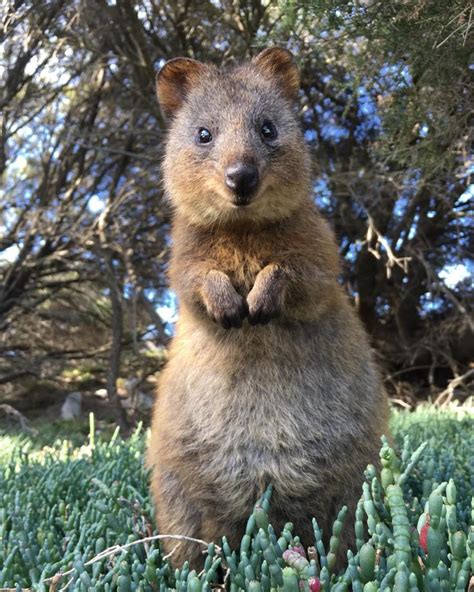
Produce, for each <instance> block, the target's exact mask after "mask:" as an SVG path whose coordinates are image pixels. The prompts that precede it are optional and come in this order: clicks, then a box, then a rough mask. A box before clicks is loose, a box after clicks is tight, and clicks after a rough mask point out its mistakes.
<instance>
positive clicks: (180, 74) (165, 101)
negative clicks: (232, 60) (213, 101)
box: [156, 58, 210, 117]
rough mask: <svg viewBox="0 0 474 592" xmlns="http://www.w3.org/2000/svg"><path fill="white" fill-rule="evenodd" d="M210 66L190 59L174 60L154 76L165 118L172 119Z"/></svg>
mask: <svg viewBox="0 0 474 592" xmlns="http://www.w3.org/2000/svg"><path fill="white" fill-rule="evenodd" d="M209 70H210V66H207V65H206V64H202V63H201V62H198V61H197V60H192V59H191V58H174V59H172V60H170V61H169V62H166V64H165V65H164V66H163V67H162V68H161V70H160V71H159V72H158V74H157V75H156V94H157V96H158V102H159V103H160V107H161V109H162V111H163V113H164V114H165V116H166V117H172V116H173V115H174V114H175V113H176V111H177V110H178V109H179V108H180V107H181V105H182V104H183V101H184V100H185V98H186V96H187V95H188V94H189V92H190V91H191V89H192V88H193V86H195V84H196V83H197V82H198V80H199V79H200V78H201V77H202V76H203V75H204V74H205V73H206V72H209Z"/></svg>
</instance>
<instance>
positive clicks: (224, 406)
mask: <svg viewBox="0 0 474 592" xmlns="http://www.w3.org/2000/svg"><path fill="white" fill-rule="evenodd" d="M185 62H186V61H185V60H183V61H182V62H180V63H177V62H176V60H173V62H171V64H172V68H173V69H175V70H177V71H178V72H179V75H177V76H176V77H174V75H173V71H172V70H169V71H167V69H166V68H167V66H165V67H164V72H162V74H161V75H160V76H159V78H158V97H159V99H160V101H161V102H162V104H164V105H166V111H167V114H168V115H169V116H172V117H173V120H172V122H171V127H170V133H169V138H168V143H167V151H166V157H165V162H164V174H165V185H166V190H167V193H168V195H169V199H170V200H171V203H172V205H173V207H174V210H175V214H174V222H173V230H172V243H173V248H172V258H171V264H170V279H171V287H172V288H173V290H175V292H176V293H177V295H178V298H179V305H180V316H179V321H178V324H177V327H176V335H175V337H174V338H173V342H172V345H171V348H170V356H169V362H168V364H167V366H166V368H165V370H164V371H163V372H162V374H161V376H160V383H159V389H158V398H157V403H156V406H155V409H154V416H153V424H152V433H151V439H150V446H149V451H148V463H149V465H150V466H151V467H152V491H153V496H154V501H155V506H156V516H157V522H158V527H159V530H160V532H161V533H163V534H184V535H188V536H192V537H196V538H202V539H205V540H208V541H211V540H214V541H218V540H219V539H220V537H221V536H222V535H226V536H227V537H228V538H229V539H230V541H231V544H234V545H236V544H237V543H238V541H239V540H240V537H241V536H242V534H243V528H244V524H245V520H246V518H247V517H248V515H249V513H250V511H251V509H252V504H253V503H254V502H255V500H256V498H257V496H258V495H259V494H261V493H262V491H263V490H264V489H265V488H266V486H267V485H268V484H270V483H272V484H273V486H274V494H273V500H272V506H271V515H270V519H271V522H272V524H273V525H274V527H275V528H277V529H278V528H281V527H282V525H283V523H284V522H285V521H287V520H291V521H293V522H294V523H295V532H296V533H298V534H299V535H300V536H301V537H302V540H303V543H304V544H305V545H310V544H313V534H312V528H311V517H312V516H316V518H317V519H318V521H319V523H320V524H321V525H322V527H323V528H324V530H325V532H326V534H329V527H330V525H331V524H332V521H333V520H334V517H335V514H336V513H337V511H338V510H339V509H340V507H341V506H342V505H343V504H347V505H349V507H350V509H351V511H352V512H353V510H354V505H355V502H356V500H357V498H358V496H359V494H360V484H361V477H362V472H363V470H364V468H365V466H366V465H367V463H369V462H376V459H377V451H378V448H379V437H380V435H381V434H382V433H383V432H385V431H386V401H385V396H384V394H383V390H382V387H381V384H380V380H379V376H378V373H377V370H376V368H375V366H374V362H373V358H372V353H371V350H370V347H369V344H368V340H367V337H366V334H365V332H364V330H363V328H362V326H361V323H360V322H359V320H358V319H357V317H356V315H355V314H354V312H353V310H352V308H351V306H350V304H349V302H348V300H347V298H346V296H345V294H344V291H343V289H342V288H341V287H340V285H339V284H338V282H337V276H338V273H339V263H338V255H337V249H336V245H335V241H334V237H333V234H332V232H331V231H330V229H329V227H328V225H327V224H326V222H325V221H324V220H323V219H322V218H321V216H320V215H319V213H318V212H317V210H316V208H315V206H314V205H313V197H312V191H311V182H310V166H309V158H308V153H307V151H306V148H305V146H304V141H303V138H302V135H301V131H300V129H299V127H298V124H297V120H296V117H295V114H294V112H293V109H292V104H291V102H292V100H293V99H294V97H295V94H296V92H295V84H296V83H295V80H297V70H296V68H295V66H294V63H293V61H292V59H291V56H290V54H289V53H288V52H286V51H285V50H281V49H271V50H266V51H265V52H263V53H262V54H260V55H259V56H257V58H255V59H254V60H253V61H252V62H250V63H249V64H245V65H243V66H241V67H239V68H236V69H234V70H232V71H230V72H222V71H220V70H217V69H216V68H215V67H213V66H203V65H200V66H196V63H195V62H192V63H191V64H186V63H185ZM187 67H189V69H190V77H189V78H186V75H185V72H186V68H187ZM197 72H198V75H197V74H196V73H197ZM176 86H177V87H178V88H176ZM296 88H297V84H296ZM263 117H266V118H271V119H272V120H273V121H274V122H275V124H276V126H277V129H278V138H277V140H276V141H275V142H273V144H272V145H271V146H268V145H265V144H264V143H263V142H262V140H261V139H260V137H259V135H258V131H256V130H258V125H259V122H260V121H261V119H262V118H263ZM201 126H204V127H207V128H209V129H210V130H211V132H212V134H213V142H212V146H209V147H204V148H203V147H202V146H199V145H196V142H195V140H194V133H195V130H196V129H197V128H199V127H201ZM236 160H247V161H249V162H252V163H253V164H255V165H256V166H257V167H258V170H259V173H260V179H261V181H260V185H259V188H258V191H257V193H256V194H255V196H254V198H253V199H252V202H251V203H250V205H249V206H247V207H244V208H242V207H240V208H239V207H235V206H233V205H232V203H231V199H230V198H231V195H230V191H229V190H228V189H227V187H226V186H225V183H224V172H225V168H226V167H227V166H229V164H231V163H232V162H235V161H236ZM229 327H233V328H230V329H229ZM349 520H351V518H349ZM349 524H350V522H349ZM351 530H352V527H348V529H347V531H345V532H346V538H345V543H346V545H347V544H349V543H350V541H351V538H352V534H351ZM174 544H175V543H174V542H173V541H170V543H166V542H165V550H167V551H169V550H170V549H171V548H172V547H173V546H174ZM200 552H201V549H200V547H199V546H198V545H196V544H193V543H190V544H182V545H181V547H180V549H179V550H178V551H177V552H176V553H175V554H174V556H173V559H174V561H175V562H176V565H179V564H180V563H182V562H183V561H184V560H185V559H188V560H191V563H192V564H193V565H194V566H198V565H199V561H200Z"/></svg>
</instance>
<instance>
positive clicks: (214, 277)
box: [204, 271, 248, 329]
mask: <svg viewBox="0 0 474 592" xmlns="http://www.w3.org/2000/svg"><path fill="white" fill-rule="evenodd" d="M207 279H208V281H207V284H206V290H205V294H204V304H205V306H206V310H207V313H208V315H209V316H210V317H211V319H213V320H214V321H215V322H216V323H219V324H220V325H222V327H224V329H230V328H235V329H239V328H240V327H242V321H243V319H244V318H245V317H246V316H247V314H248V308H247V302H246V301H245V299H244V298H242V296H241V295H240V294H239V293H238V292H236V290H235V288H234V286H233V285H232V283H231V281H230V279H229V278H228V277H227V275H226V274H225V273H223V272H220V271H215V272H211V273H210V274H208V278H207Z"/></svg>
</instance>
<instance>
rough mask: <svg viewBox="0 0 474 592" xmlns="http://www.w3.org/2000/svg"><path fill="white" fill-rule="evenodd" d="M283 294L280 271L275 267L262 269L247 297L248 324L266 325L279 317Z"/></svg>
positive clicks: (282, 281)
mask: <svg viewBox="0 0 474 592" xmlns="http://www.w3.org/2000/svg"><path fill="white" fill-rule="evenodd" d="M284 292H285V291H284V280H283V273H282V272H281V270H280V269H279V268H277V267H275V266H267V267H265V268H264V269H262V271H261V272H260V273H259V274H258V275H257V278H256V280H255V284H254V287H253V288H252V290H251V291H250V293H249V295H248V296H247V304H248V309H249V312H248V318H249V323H250V324H251V325H259V324H261V325H266V324H267V323H269V322H270V321H271V320H272V319H274V318H275V317H277V316H279V315H280V313H281V312H282V309H283V301H284Z"/></svg>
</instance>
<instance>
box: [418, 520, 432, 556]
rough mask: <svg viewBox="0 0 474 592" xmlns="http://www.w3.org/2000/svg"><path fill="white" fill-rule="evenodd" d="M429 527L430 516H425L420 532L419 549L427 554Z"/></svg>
mask: <svg viewBox="0 0 474 592" xmlns="http://www.w3.org/2000/svg"><path fill="white" fill-rule="evenodd" d="M429 527H430V515H429V514H426V521H425V523H424V524H423V526H422V527H421V530H420V547H421V548H422V549H423V551H424V552H425V553H428V528H429Z"/></svg>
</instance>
